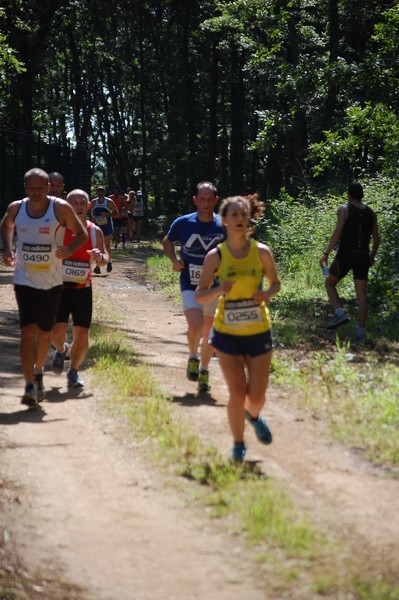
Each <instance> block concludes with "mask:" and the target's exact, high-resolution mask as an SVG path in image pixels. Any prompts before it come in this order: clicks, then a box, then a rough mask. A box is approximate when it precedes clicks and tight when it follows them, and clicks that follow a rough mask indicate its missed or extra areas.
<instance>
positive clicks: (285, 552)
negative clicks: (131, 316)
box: [90, 304, 399, 600]
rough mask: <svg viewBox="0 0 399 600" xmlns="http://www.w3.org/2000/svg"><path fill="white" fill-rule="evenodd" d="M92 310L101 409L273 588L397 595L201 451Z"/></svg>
mask: <svg viewBox="0 0 399 600" xmlns="http://www.w3.org/2000/svg"><path fill="white" fill-rule="evenodd" d="M96 306H97V315H96V325H95V327H94V328H93V330H92V345H91V349H90V360H91V361H92V366H91V368H90V371H91V373H92V374H93V381H94V380H98V377H99V375H100V374H101V380H102V381H103V382H104V388H103V389H102V397H103V398H104V402H105V404H106V405H107V406H108V408H109V409H110V410H111V411H113V412H114V414H118V415H123V416H124V417H125V418H126V420H127V423H128V424H129V426H130V428H131V431H132V436H133V437H134V438H135V439H137V440H141V441H142V442H144V443H143V445H142V450H143V451H146V452H148V456H149V459H150V458H151V457H152V458H153V460H154V467H155V465H156V468H160V469H163V470H164V472H165V475H166V476H168V477H171V476H172V477H173V474H174V475H175V477H176V478H175V482H176V486H177V487H179V482H180V481H182V477H183V478H184V480H186V481H187V482H191V485H190V484H188V485H189V487H187V486H182V487H181V489H182V490H184V492H185V493H189V494H190V496H191V500H193V501H194V506H196V507H197V508H201V507H203V508H205V509H206V512H207V514H208V515H209V517H210V518H214V519H218V520H222V522H223V527H228V528H230V529H231V530H232V531H235V533H236V534H237V535H240V536H242V537H243V539H246V540H247V544H248V546H249V547H250V548H251V551H252V554H253V556H254V557H255V558H256V559H257V560H258V561H259V562H260V563H262V564H267V569H268V570H270V569H271V571H272V573H273V581H274V584H273V585H277V587H278V589H280V590H285V591H287V590H288V589H295V594H296V595H295V597H296V598H303V599H307V598H309V597H310V596H312V595H313V594H314V593H318V594H321V595H322V596H323V597H330V598H334V599H335V598H342V599H348V600H349V598H355V599H357V598H358V599H362V598H364V599H368V600H371V599H373V598H377V597H378V598H379V600H391V599H393V598H396V599H398V598H399V596H398V595H396V596H395V594H397V593H399V592H398V589H397V588H394V587H392V586H390V585H389V584H388V583H387V582H384V581H383V579H382V578H381V579H379V580H378V581H377V582H374V581H373V580H372V578H371V580H370V574H363V573H362V571H361V570H359V569H358V568H357V567H356V564H355V561H352V560H349V559H348V556H347V555H346V554H345V551H344V550H343V548H342V547H341V545H340V542H339V540H328V539H326V537H325V535H323V534H322V533H321V532H320V531H318V530H317V528H316V527H314V526H313V525H312V523H311V521H310V518H309V517H308V516H307V515H306V514H303V513H302V512H301V511H300V510H298V509H297V508H296V507H295V505H294V503H293V502H292V500H291V499H290V498H289V496H288V495H287V493H286V492H285V491H284V489H283V488H282V487H281V485H279V484H278V482H277V481H275V480H273V479H270V478H267V477H265V476H264V475H263V474H262V473H261V472H260V471H259V470H257V469H256V468H254V467H253V466H251V465H249V464H243V465H235V464H233V463H231V462H230V461H228V460H226V459H224V458H223V457H222V456H221V455H220V452H219V451H218V449H217V448H215V447H213V446H210V445H204V444H203V443H202V442H201V440H200V438H199V437H198V435H197V434H196V432H195V431H194V430H193V429H192V428H191V427H190V425H189V424H188V423H187V422H185V421H184V420H182V417H181V415H178V414H177V413H176V411H175V409H174V407H173V405H172V404H171V402H170V401H169V400H168V398H165V397H164V396H162V394H161V393H160V392H159V391H158V388H157V385H156V382H155V381H154V379H153V377H152V375H151V371H150V369H149V368H148V366H147V365H145V364H142V363H141V362H140V360H139V359H138V357H137V354H136V353H135V351H134V350H132V349H131V345H130V343H129V342H128V340H127V339H126V336H125V335H124V334H123V333H122V331H118V329H117V327H118V323H117V322H116V323H115V322H114V325H112V319H110V318H109V317H108V316H106V315H104V314H99V311H100V305H99V304H97V305H96ZM104 375H105V376H104ZM108 391H109V394H108V393H107V392H108ZM111 392H112V393H111ZM226 426H227V425H226ZM337 573H339V574H340V575H339V577H337V575H336V574H337ZM276 578H277V580H278V581H279V583H278V584H277V583H276ZM274 591H276V590H274ZM378 594H379V595H378ZM312 597H313V596H312Z"/></svg>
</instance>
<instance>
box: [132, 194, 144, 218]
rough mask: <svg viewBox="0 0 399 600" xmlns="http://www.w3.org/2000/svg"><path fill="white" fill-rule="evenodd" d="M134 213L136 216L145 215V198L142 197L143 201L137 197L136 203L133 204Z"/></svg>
mask: <svg viewBox="0 0 399 600" xmlns="http://www.w3.org/2000/svg"><path fill="white" fill-rule="evenodd" d="M132 215H133V216H134V217H143V216H144V202H143V199H141V201H139V200H138V199H137V198H136V201H135V203H134V205H133V210H132Z"/></svg>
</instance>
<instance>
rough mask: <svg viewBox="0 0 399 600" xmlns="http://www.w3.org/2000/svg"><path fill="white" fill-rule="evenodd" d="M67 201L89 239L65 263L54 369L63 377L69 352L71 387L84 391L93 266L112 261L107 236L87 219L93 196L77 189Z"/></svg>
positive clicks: (67, 235)
mask: <svg viewBox="0 0 399 600" xmlns="http://www.w3.org/2000/svg"><path fill="white" fill-rule="evenodd" d="M67 201H68V202H69V204H70V205H71V206H72V208H73V209H74V211H75V212H76V214H77V216H78V218H79V220H80V221H81V223H82V225H83V226H84V227H85V228H86V230H87V233H88V239H87V241H86V243H85V244H84V245H83V246H81V247H80V248H79V249H78V250H77V251H76V252H74V253H73V254H71V255H70V256H68V258H66V259H65V260H63V263H62V277H63V287H62V295H61V301H60V304H59V307H58V312H57V317H56V324H55V325H54V327H53V329H52V332H51V341H52V343H53V346H54V347H55V348H56V350H55V353H54V357H53V364H52V367H53V372H54V373H56V374H57V375H59V374H60V373H62V371H63V369H64V362H65V358H66V354H67V352H68V351H69V354H70V360H71V363H70V368H69V370H68V372H67V383H68V387H74V388H80V387H83V382H82V380H81V379H80V378H79V375H78V369H79V367H80V365H81V364H82V362H83V360H84V358H85V356H86V354H87V351H88V349H89V328H90V325H91V318H92V312H93V296H92V287H91V284H92V264H93V263H95V264H96V266H101V265H105V264H106V263H107V262H108V260H109V257H108V253H107V251H106V249H105V244H104V235H103V232H102V231H101V229H100V227H98V225H95V224H94V223H92V222H91V221H89V220H88V219H87V213H88V210H89V206H90V204H89V202H90V201H89V196H88V195H87V194H86V192H84V191H83V190H80V189H75V190H72V191H71V192H69V194H68V195H67ZM73 235H74V234H73V232H72V231H71V230H70V229H68V228H66V229H65V233H64V244H68V243H69V240H71V239H73ZM70 316H72V323H73V327H72V333H73V341H72V344H71V347H70V348H69V347H68V345H67V344H66V341H65V340H66V333H67V327H68V321H69V317H70Z"/></svg>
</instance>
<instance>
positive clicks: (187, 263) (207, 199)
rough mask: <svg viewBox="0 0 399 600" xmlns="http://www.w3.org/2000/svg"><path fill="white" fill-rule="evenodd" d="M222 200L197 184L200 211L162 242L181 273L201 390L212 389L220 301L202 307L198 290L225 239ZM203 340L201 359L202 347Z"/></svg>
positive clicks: (193, 375)
mask: <svg viewBox="0 0 399 600" xmlns="http://www.w3.org/2000/svg"><path fill="white" fill-rule="evenodd" d="M218 199H219V198H218V196H217V192H216V188H215V186H214V185H213V183H210V182H209V181H201V182H200V183H199V184H198V185H197V191H196V195H195V196H193V202H194V204H195V205H196V207H197V211H196V212H193V213H190V214H188V215H183V216H182V217H178V218H177V219H175V221H173V223H172V225H171V227H170V229H169V231H168V233H167V235H166V236H165V237H164V238H163V240H162V245H163V249H164V252H165V254H166V256H167V257H168V258H169V259H170V261H171V262H172V265H173V270H174V271H176V272H179V273H180V290H181V296H182V302H183V309H184V314H185V317H186V320H187V325H188V332H187V341H188V349H189V358H188V363H187V378H188V379H190V380H191V381H198V388H199V390H200V391H208V390H209V389H210V386H209V373H208V365H209V361H210V359H211V357H212V353H213V348H212V347H211V346H209V344H208V337H209V335H208V334H209V330H210V328H211V326H212V322H213V315H214V313H215V308H216V302H214V301H212V302H210V303H209V304H205V305H204V304H198V303H197V302H196V299H195V289H196V287H197V284H198V281H199V278H200V274H201V269H202V264H203V262H204V258H205V256H206V254H207V252H208V251H209V250H210V249H211V248H213V247H214V246H215V245H216V244H218V243H219V242H221V241H222V240H223V239H224V237H225V234H224V229H223V226H222V222H221V219H220V217H219V215H216V214H215V213H214V208H215V206H216V204H217V202H218ZM175 244H179V245H180V258H178V257H177V256H176V250H175ZM201 337H202V344H201V353H200V359H199V358H198V348H199V344H200V340H201Z"/></svg>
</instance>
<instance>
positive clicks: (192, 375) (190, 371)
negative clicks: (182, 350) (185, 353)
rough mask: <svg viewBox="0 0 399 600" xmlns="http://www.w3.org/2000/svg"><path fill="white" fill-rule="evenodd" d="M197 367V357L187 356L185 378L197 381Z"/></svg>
mask: <svg viewBox="0 0 399 600" xmlns="http://www.w3.org/2000/svg"><path fill="white" fill-rule="evenodd" d="M198 369H199V360H198V358H189V359H188V363H187V372H186V373H187V379H189V380H190V381H198Z"/></svg>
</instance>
